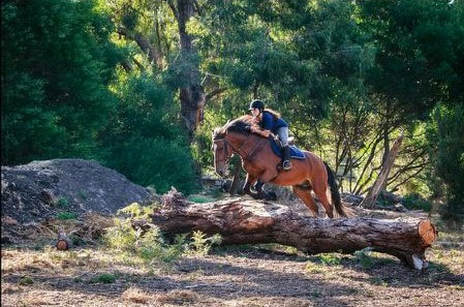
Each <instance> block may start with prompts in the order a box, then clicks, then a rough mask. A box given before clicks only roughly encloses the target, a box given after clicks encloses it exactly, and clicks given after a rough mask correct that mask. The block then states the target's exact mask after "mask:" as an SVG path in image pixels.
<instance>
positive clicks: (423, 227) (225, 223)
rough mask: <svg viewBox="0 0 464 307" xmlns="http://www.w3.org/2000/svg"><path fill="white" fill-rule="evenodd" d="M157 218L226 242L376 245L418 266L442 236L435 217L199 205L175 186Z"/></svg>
mask: <svg viewBox="0 0 464 307" xmlns="http://www.w3.org/2000/svg"><path fill="white" fill-rule="evenodd" d="M153 223H154V224H155V225H157V226H159V227H160V229H161V230H162V231H165V232H167V233H169V234H178V233H188V232H191V231H193V230H200V231H202V232H204V233H206V234H209V235H212V234H215V233H219V234H221V235H222V237H223V243H224V244H254V243H279V244H284V245H289V246H294V247H296V248H298V249H299V250H301V251H304V252H307V253H309V254H317V253H324V252H342V253H352V252H354V251H356V250H361V249H364V248H370V249H371V250H374V251H378V252H384V253H387V254H390V255H394V256H396V257H398V258H399V259H400V260H401V261H402V262H404V263H406V264H408V265H409V266H411V267H414V268H416V269H422V268H425V267H426V266H427V262H426V261H425V256H424V252H425V250H426V249H427V248H428V247H430V246H431V244H432V242H433V241H435V239H436V231H435V227H434V226H433V225H432V224H431V222H430V221H429V220H417V219H415V220H410V221H406V222H404V221H403V222H399V221H392V220H379V219H372V218H353V219H346V218H344V219H318V218H310V217H305V216H301V215H298V214H296V213H294V212H292V211H290V210H289V208H288V207H286V206H282V205H279V204H274V203H263V202H257V201H252V200H247V199H241V198H236V199H234V200H227V201H221V202H213V203H203V204H195V203H191V202H189V201H187V200H186V199H185V198H183V196H182V194H180V193H178V192H177V191H175V190H172V191H171V192H169V193H168V194H166V195H164V196H163V207H162V209H161V210H160V211H158V212H156V213H155V214H154V215H153Z"/></svg>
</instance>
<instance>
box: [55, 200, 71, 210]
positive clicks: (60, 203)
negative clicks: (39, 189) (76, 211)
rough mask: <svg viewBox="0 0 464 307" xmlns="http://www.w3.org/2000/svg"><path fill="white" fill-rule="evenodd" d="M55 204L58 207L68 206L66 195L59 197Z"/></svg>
mask: <svg viewBox="0 0 464 307" xmlns="http://www.w3.org/2000/svg"><path fill="white" fill-rule="evenodd" d="M56 206H57V207H58V208H63V209H64V208H68V207H69V201H68V199H67V198H66V197H60V198H59V199H58V201H57V202H56Z"/></svg>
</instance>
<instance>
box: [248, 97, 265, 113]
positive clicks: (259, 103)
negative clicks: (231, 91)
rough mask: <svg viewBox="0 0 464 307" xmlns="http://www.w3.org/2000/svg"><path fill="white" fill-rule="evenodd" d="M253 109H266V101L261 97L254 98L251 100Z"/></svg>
mask: <svg viewBox="0 0 464 307" xmlns="http://www.w3.org/2000/svg"><path fill="white" fill-rule="evenodd" d="M252 109H259V111H261V112H262V111H263V110H264V102H262V101H261V100H259V99H255V100H253V101H252V102H250V108H249V110H250V111H251V110H252Z"/></svg>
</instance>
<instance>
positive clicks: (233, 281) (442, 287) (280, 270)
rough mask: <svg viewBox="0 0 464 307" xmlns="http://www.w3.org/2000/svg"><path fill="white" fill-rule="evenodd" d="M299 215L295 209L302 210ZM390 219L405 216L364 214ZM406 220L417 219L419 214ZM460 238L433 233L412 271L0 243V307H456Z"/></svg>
mask: <svg viewBox="0 0 464 307" xmlns="http://www.w3.org/2000/svg"><path fill="white" fill-rule="evenodd" d="M302 210H303V211H304V208H303V209H302ZM362 214H363V215H371V216H382V217H397V216H400V215H405V213H386V212H384V211H372V212H367V211H366V212H363V213H362ZM409 214H413V215H415V216H417V215H423V213H421V212H410V213H409ZM463 242H464V235H463V234H462V233H458V232H456V233H453V232H443V231H442V232H441V233H440V234H439V239H438V242H437V243H436V244H435V245H434V246H433V247H432V248H431V249H429V250H428V251H427V259H428V260H430V266H429V268H428V269H427V270H425V271H423V272H420V271H414V270H412V269H410V268H408V267H405V266H403V265H402V264H401V263H400V262H399V261H398V260H397V259H396V258H393V257H391V256H389V255H386V254H380V253H370V254H365V253H364V254H363V253H358V254H355V255H342V254H338V253H330V254H320V255H314V256H309V255H304V254H302V253H301V252H298V251H297V250H295V249H294V248H292V247H286V246H282V245H275V244H267V245H255V246H251V245H245V246H244V245H242V246H229V247H216V248H214V249H212V250H211V251H210V252H209V254H208V255H195V254H188V255H184V256H182V257H180V258H176V259H174V260H173V261H172V262H160V261H152V262H151V263H150V262H143V261H142V260H141V259H139V258H137V257H131V255H129V254H124V253H121V252H117V251H114V250H109V249H107V248H105V247H104V246H103V245H102V244H95V245H83V246H82V247H79V248H78V247H75V248H72V249H71V250H69V251H65V252H61V251H57V250H56V249H55V248H53V247H52V246H50V245H49V244H45V243H41V242H39V241H36V242H34V243H31V242H29V243H27V244H26V243H25V244H20V245H9V246H3V247H2V253H1V258H2V299H1V303H2V306H32V305H61V306H69V305H79V306H127V305H152V306H178V305H185V306H359V305H360V306H374V305H375V306H463V305H464V251H463Z"/></svg>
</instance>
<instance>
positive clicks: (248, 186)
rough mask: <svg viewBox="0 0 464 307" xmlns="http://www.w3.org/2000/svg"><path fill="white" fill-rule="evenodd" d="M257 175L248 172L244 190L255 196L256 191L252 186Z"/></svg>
mask: <svg viewBox="0 0 464 307" xmlns="http://www.w3.org/2000/svg"><path fill="white" fill-rule="evenodd" d="M256 179H257V177H256V176H253V175H250V174H248V173H247V176H246V181H245V185H244V186H243V192H244V193H246V194H248V195H251V196H253V197H255V195H254V193H253V192H252V191H251V186H252V185H253V184H254V183H255V182H256Z"/></svg>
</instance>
